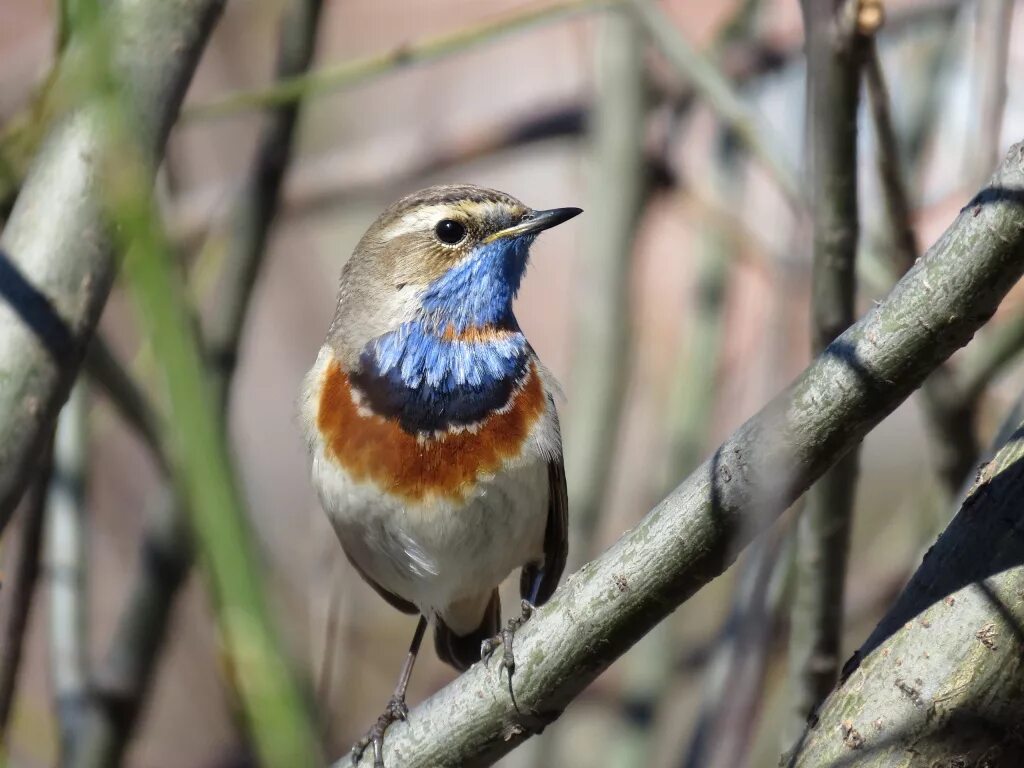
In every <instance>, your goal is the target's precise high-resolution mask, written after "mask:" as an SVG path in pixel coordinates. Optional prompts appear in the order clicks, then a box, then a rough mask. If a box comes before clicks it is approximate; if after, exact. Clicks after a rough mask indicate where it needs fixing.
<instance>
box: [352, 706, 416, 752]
mask: <svg viewBox="0 0 1024 768" xmlns="http://www.w3.org/2000/svg"><path fill="white" fill-rule="evenodd" d="M408 716H409V707H407V706H406V704H405V698H404V697H399V696H392V697H391V699H390V700H389V701H388V705H387V707H385V708H384V711H383V712H382V713H381V715H380V717H378V718H377V722H376V723H374V724H373V726H372V727H371V728H370V730H368V731H367V732H366V733H365V734H363V737H362V738H361V739H359V741H357V742H356V743H355V744H354V745H353V747H352V765H358V764H359V761H360V760H362V759H363V753H364V752H365V751H366V748H367V747H368V746H370V745H371V744H372V745H373V768H384V733H385V732H386V731H387V729H388V727H389V726H390V725H391V724H392V723H394V722H396V721H398V720H405V719H406V717H408Z"/></svg>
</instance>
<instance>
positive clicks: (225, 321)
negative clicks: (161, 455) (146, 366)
mask: <svg viewBox="0 0 1024 768" xmlns="http://www.w3.org/2000/svg"><path fill="white" fill-rule="evenodd" d="M321 7H322V2H321V0H301V1H300V2H298V3H297V4H296V5H295V6H293V7H292V10H291V12H290V13H288V14H287V15H286V16H285V17H284V18H283V19H282V26H281V35H280V40H279V44H278V63H277V70H278V72H279V73H281V74H289V75H290V74H295V73H297V72H301V71H303V70H304V69H305V68H307V67H308V66H309V64H310V62H311V60H312V56H313V51H314V48H315V40H316V30H317V26H318V24H317V22H318V19H319V14H320V10H321ZM298 111H299V105H298V104H288V105H285V106H282V107H280V108H279V109H277V110H275V111H273V112H271V113H269V114H268V115H267V119H266V123H265V126H264V129H263V133H262V134H261V137H260V140H259V141H258V144H257V149H256V152H255V155H254V157H253V162H252V166H251V169H250V172H249V174H248V177H247V181H246V183H245V185H244V186H243V188H242V189H241V190H240V191H239V193H238V195H237V197H236V199H235V203H234V207H233V211H232V219H233V221H234V227H233V228H232V231H231V236H232V239H231V240H230V241H229V242H228V243H227V247H228V248H229V259H228V264H227V266H226V271H225V274H224V275H223V277H222V279H221V280H220V288H219V293H218V300H217V302H215V306H216V307H217V314H216V316H215V317H214V318H213V319H212V320H211V323H210V324H209V326H208V329H207V333H206V334H205V335H206V336H207V337H208V338H210V342H208V343H207V344H206V349H207V354H206V360H207V370H208V371H209V374H210V378H211V379H212V380H213V384H214V398H215V402H216V410H217V412H218V413H219V414H220V415H221V416H222V418H223V419H224V420H225V421H226V412H227V405H228V397H229V392H230V383H231V380H232V378H233V376H234V372H235V368H236V366H235V362H236V360H237V357H238V347H239V344H240V342H241V335H242V330H243V321H244V317H245V313H246V311H247V309H248V306H249V298H250V296H251V293H252V290H253V288H254V286H255V284H256V279H257V277H258V275H259V268H260V266H261V265H262V263H263V254H264V252H265V250H266V245H267V235H268V233H269V230H270V227H271V225H272V223H273V220H274V214H275V210H276V207H277V205H278V202H279V197H280V185H281V180H282V178H283V175H284V172H285V169H286V167H287V164H288V161H289V159H290V157H291V154H292V145H293V142H294V134H295V131H294V129H295V124H296V121H297V119H298ZM143 421H148V419H144V420H143ZM162 442H163V440H162V439H160V440H157V444H158V445H159V444H162ZM146 517H147V521H146V527H145V530H144V532H143V540H142V555H141V557H140V558H139V566H138V572H137V573H136V575H135V578H134V580H133V584H134V587H133V589H132V592H131V595H130V596H129V598H128V601H127V604H126V605H125V607H124V609H123V611H122V613H121V615H120V617H119V619H118V625H117V631H116V633H115V635H114V638H113V640H112V641H111V644H110V648H109V649H108V652H107V655H106V658H105V661H104V663H103V665H102V668H101V671H100V673H99V674H98V676H97V681H96V684H95V685H94V686H93V690H92V695H91V696H90V699H89V702H88V707H87V714H86V719H85V722H84V727H83V731H82V738H81V742H80V749H79V750H78V754H77V756H76V762H75V766H76V767H77V768H100V766H106V765H112V764H116V763H117V762H118V761H119V760H120V757H121V755H122V754H123V752H124V749H125V747H126V746H127V743H128V740H129V738H130V737H131V734H132V732H133V730H134V725H135V722H136V719H137V717H138V715H139V713H140V711H141V709H142V705H143V702H144V700H145V698H146V695H147V693H148V691H149V688H150V685H151V682H152V679H153V677H154V674H155V672H156V663H157V659H158V656H159V653H160V649H161V648H162V647H163V643H164V640H165V637H166V633H167V627H168V621H169V618H170V614H171V610H172V608H173V606H174V600H175V597H176V596H177V594H178V590H179V589H180V587H181V585H182V583H183V582H184V579H185V576H186V575H187V574H188V571H189V569H190V568H191V566H192V561H193V547H192V539H191V536H190V535H189V531H188V526H187V525H186V522H187V521H186V519H185V512H184V510H183V509H182V508H181V506H180V503H179V501H178V500H177V499H176V498H175V496H174V494H173V493H172V492H171V490H170V489H169V488H165V489H163V490H162V491H161V493H160V494H159V495H158V496H157V498H155V499H154V500H153V502H152V504H151V508H150V509H149V510H148V512H147V516H146Z"/></svg>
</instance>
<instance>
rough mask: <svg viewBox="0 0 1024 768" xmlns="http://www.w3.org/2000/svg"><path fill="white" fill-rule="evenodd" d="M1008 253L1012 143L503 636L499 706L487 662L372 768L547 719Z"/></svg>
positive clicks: (804, 476) (822, 456)
mask: <svg viewBox="0 0 1024 768" xmlns="http://www.w3.org/2000/svg"><path fill="white" fill-rule="evenodd" d="M1022 249H1024V144H1019V145H1016V146H1014V147H1013V149H1012V150H1011V153H1010V155H1009V156H1008V157H1007V159H1006V161H1005V162H1004V164H1003V166H1002V167H1001V168H1000V170H999V171H998V172H997V174H996V175H995V176H994V177H993V178H992V180H991V182H990V186H989V187H988V188H987V189H985V190H983V191H982V192H981V193H980V194H979V195H978V196H977V197H976V198H975V199H974V200H973V201H972V202H971V203H970V205H968V206H967V207H966V208H965V209H964V211H963V212H962V213H961V214H960V216H958V217H957V219H956V221H955V222H954V223H953V224H952V225H951V226H950V228H949V229H948V230H947V232H946V234H945V235H944V236H943V237H942V238H941V239H940V240H939V242H938V243H936V245H935V246H933V247H932V249H931V250H930V251H929V253H928V254H927V255H926V256H925V257H923V258H922V259H920V260H919V261H918V263H917V264H916V265H915V266H914V268H913V269H912V270H911V271H910V272H909V273H908V274H907V275H906V276H905V277H904V278H903V280H901V281H900V283H899V284H898V285H897V286H896V287H895V288H894V289H893V291H892V292H891V293H890V294H889V296H888V297H887V298H886V299H885V300H884V301H883V302H881V303H880V304H879V305H877V306H875V307H874V308H872V310H871V311H870V312H869V313H868V314H867V315H866V316H865V317H864V318H863V319H862V320H861V321H860V322H858V323H857V324H856V325H854V326H852V327H851V328H849V329H848V330H847V331H846V332H844V333H843V334H842V335H841V336H840V337H839V338H838V339H836V341H835V342H833V343H832V344H831V345H830V346H829V347H828V349H826V350H825V352H824V353H823V354H822V355H821V356H820V357H819V358H818V359H817V360H816V361H815V362H814V363H813V364H812V365H811V366H810V367H809V368H808V369H807V370H806V371H805V372H804V373H803V374H802V375H801V376H800V377H799V378H798V379H797V381H796V382H794V384H792V385H791V386H790V387H789V388H788V389H787V390H786V391H785V392H783V393H782V394H781V395H780V396H779V397H777V398H776V399H775V400H774V401H772V402H771V403H769V404H768V405H767V406H766V407H765V408H764V409H763V410H762V411H761V412H760V413H758V414H757V415H755V416H754V417H752V418H751V419H750V420H749V421H748V422H747V423H746V424H744V425H743V426H742V427H740V429H739V430H737V431H736V432H735V433H734V434H733V435H732V437H730V438H729V439H728V440H727V441H726V442H725V444H723V445H722V446H721V447H720V448H719V449H718V451H716V453H715V455H714V456H713V457H712V458H711V459H709V460H708V461H707V462H706V463H705V464H704V465H703V466H702V467H701V468H700V469H698V470H697V472H695V473H694V474H693V475H691V476H690V477H689V478H688V479H687V480H686V481H684V482H683V483H682V484H681V485H680V486H679V487H678V488H677V489H676V490H675V491H674V492H673V493H672V494H671V495H670V496H669V497H668V498H666V499H665V500H664V501H663V502H662V503H661V504H659V505H658V506H657V507H656V508H655V509H654V510H653V511H652V512H651V513H649V514H648V515H647V516H646V517H645V518H644V519H643V520H642V521H641V522H640V523H639V525H637V527H636V528H634V529H633V530H632V531H630V532H629V533H627V534H626V535H625V536H623V537H622V538H621V539H620V540H619V541H618V542H617V543H616V544H615V545H614V546H613V547H612V548H611V549H610V550H608V551H607V552H605V553H604V554H603V555H601V556H600V557H598V558H597V559H596V560H594V561H593V562H591V563H588V564H587V565H585V566H584V567H583V568H582V569H581V570H580V571H579V572H577V573H575V574H574V575H573V576H571V577H570V578H569V579H568V581H567V582H566V583H565V584H564V585H563V586H562V587H561V589H559V590H558V591H557V592H556V593H555V595H554V597H553V598H552V600H551V601H550V602H549V603H548V604H547V605H545V606H544V607H543V608H540V609H539V610H538V611H537V613H536V614H535V615H534V617H533V618H531V620H530V621H529V622H527V624H526V625H525V626H524V627H523V628H522V629H521V630H520V631H519V633H517V635H516V662H517V667H516V673H515V677H514V678H513V681H512V690H513V691H514V694H515V696H514V699H513V698H512V697H511V696H510V695H509V688H508V683H507V682H506V680H505V676H504V673H503V672H502V671H501V665H500V664H497V663H494V662H496V661H498V660H497V659H495V660H493V661H492V663H491V664H490V666H484V665H483V664H477V665H475V666H474V667H472V668H471V669H470V670H469V671H468V672H466V673H465V674H463V675H462V676H461V677H459V678H458V679H457V680H455V681H454V682H453V683H452V684H450V685H449V686H447V687H446V688H444V689H443V690H441V691H440V692H438V693H437V694H435V695H434V696H432V697H431V698H430V699H429V700H427V701H426V702H424V703H423V704H421V705H420V706H419V707H417V708H416V709H415V710H414V711H413V712H411V713H410V715H409V719H408V721H407V722H405V723H399V724H396V725H394V726H392V728H391V729H390V730H389V732H388V738H387V739H386V740H385V744H384V752H385V759H387V760H390V762H391V763H392V764H394V765H402V766H405V767H406V768H417V767H418V766H432V767H437V766H457V765H465V766H473V765H485V764H488V763H489V762H493V761H494V760H495V759H497V758H498V757H499V756H500V755H502V754H504V753H506V752H508V751H509V750H510V749H512V748H513V747H514V746H515V745H516V744H518V743H519V742H521V741H523V740H524V739H525V738H528V736H529V735H530V733H531V732H534V731H536V730H537V729H538V728H539V727H541V726H542V725H543V724H545V723H547V722H550V721H551V720H552V719H553V718H555V717H557V716H558V714H559V713H560V712H561V711H562V709H564V707H565V706H566V705H567V704H568V703H569V702H570V701H571V700H572V699H573V698H574V697H575V696H577V695H578V694H579V693H580V691H582V690H583V689H584V688H585V687H586V686H587V685H588V684H589V683H590V682H591V681H593V680H594V678H595V677H597V675H599V674H600V673H601V672H602V671H603V670H604V669H606V668H607V667H608V666H609V665H610V664H611V663H612V662H613V661H614V660H615V659H616V658H618V657H619V656H620V655H622V653H624V652H625V651H626V649H628V648H629V647H630V646H631V645H633V644H634V643H635V642H636V641H637V640H638V639H639V638H640V637H642V636H643V635H644V634H645V633H646V632H648V631H649V630H650V629H651V628H652V627H653V626H654V625H655V624H656V623H657V622H659V621H661V620H662V619H663V618H665V616H667V615H668V614H669V613H670V612H671V611H673V610H674V609H675V608H676V607H678V605H679V604H680V603H682V602H683V601H684V600H686V599H687V598H688V597H690V596H691V595H692V594H694V593H695V592H696V591H697V590H698V589H700V587H701V586H703V585H704V584H706V583H707V582H708V581H710V580H711V579H712V578H714V577H715V576H717V575H719V574H720V573H721V572H722V571H723V570H724V569H725V568H726V567H727V566H728V565H729V563H730V562H731V560H732V558H733V557H735V555H736V553H737V551H738V549H739V547H740V546H742V545H744V544H745V543H747V542H749V540H750V538H751V537H752V536H753V535H754V534H755V533H756V531H757V528H758V527H761V528H763V526H764V525H766V524H767V523H768V521H769V520H770V519H772V518H773V517H775V516H777V515H778V514H779V513H781V511H782V510H783V509H784V508H785V507H786V506H787V505H788V504H790V503H792V501H793V500H794V499H796V498H797V497H798V496H799V495H800V494H801V493H802V492H803V491H804V490H806V488H807V487H808V486H809V485H810V484H811V483H812V482H813V481H814V480H816V479H817V478H818V477H820V476H821V474H822V473H823V472H824V471H825V470H826V469H827V468H828V467H829V466H830V465H831V464H833V463H834V462H835V461H836V460H838V459H839V458H840V457H841V456H843V455H844V454H845V453H846V452H847V451H848V450H850V448H852V447H853V446H854V445H856V444H857V443H858V442H859V441H860V440H861V439H862V438H863V437H864V435H865V434H867V432H868V431H869V430H870V429H871V428H872V427H874V426H875V425H876V424H878V422H879V421H881V420H882V418H884V417H885V416H886V415H888V414H889V413H891V412H892V411H893V410H894V409H895V408H896V406H898V405H899V404H900V403H901V402H902V401H903V400H904V399H906V397H907V396H908V395H909V394H910V393H911V392H912V391H913V390H914V388H915V387H917V386H919V385H920V383H921V382H922V381H923V380H924V378H925V377H926V376H927V375H928V374H929V373H930V372H931V371H932V370H934V368H935V367H936V366H937V365H938V364H939V363H940V362H941V361H942V360H944V359H945V358H947V357H948V356H949V355H950V354H952V352H953V351H954V350H955V349H956V348H957V347H959V346H962V345H963V344H965V343H966V342H967V340H968V339H969V338H970V337H971V335H972V334H973V333H974V332H975V331H976V330H977V328H978V327H979V326H980V325H981V324H982V323H984V322H985V321H986V320H987V319H988V318H989V317H991V316H992V313H993V312H995V309H996V306H997V305H998V303H999V301H1000V300H1001V299H1002V297H1003V296H1005V295H1006V293H1007V292H1008V291H1009V290H1010V288H1011V287H1012V286H1013V285H1014V283H1015V282H1016V281H1017V280H1018V278H1019V277H1020V276H1021V273H1022V272H1024V259H1022V258H1021V253H1022ZM765 500H771V502H772V503H771V508H770V509H768V510H767V511H768V512H770V513H771V514H770V515H764V513H765V508H764V503H763V502H764V501H765ZM755 508H756V512H757V514H756V516H754V515H753V513H754V511H755ZM752 516H753V517H755V518H756V519H754V520H752V519H751V517H752ZM763 516H764V517H763ZM764 518H767V519H764ZM751 523H754V524H753V525H751ZM747 526H749V527H747ZM345 759H346V760H347V758H345ZM343 765H344V762H342V763H339V764H338V766H339V768H340V767H341V766H343Z"/></svg>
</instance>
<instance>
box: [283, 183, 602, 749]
mask: <svg viewBox="0 0 1024 768" xmlns="http://www.w3.org/2000/svg"><path fill="white" fill-rule="evenodd" d="M580 213H582V210H581V209H579V208H553V209H549V210H534V209H532V208H529V207H528V206H526V205H524V204H523V203H521V202H520V201H519V200H517V199H516V198H515V197H512V196H511V195H508V194H505V193H503V192H499V191H496V190H493V189H486V188H483V187H479V186H475V185H471V184H455V185H438V186H432V187H429V188H427V189H424V190H421V191H419V192H415V193H413V194H411V195H408V196H406V197H404V198H402V199H401V200H399V201H398V202H396V203H394V204H393V205H391V206H390V207H389V208H387V209H386V210H385V211H384V212H383V213H382V214H381V215H380V216H379V217H378V218H377V219H376V221H374V223H373V224H372V225H371V226H370V228H369V229H368V230H367V231H366V233H365V234H364V235H363V237H362V239H361V240H360V241H359V243H358V244H357V246H356V248H355V250H354V251H353V253H352V255H351V256H350V258H349V259H348V260H347V261H346V263H345V265H344V266H343V268H342V271H341V278H340V281H339V287H338V299H337V305H336V309H335V313H334V317H333V320H332V321H331V324H330V327H329V329H328V332H327V336H326V339H325V341H324V343H323V345H322V346H321V348H320V350H319V353H318V354H317V358H316V361H315V363H314V365H313V367H312V368H311V370H310V371H309V373H308V374H307V376H306V377H305V380H304V384H303V388H302V394H301V396H300V404H299V408H300V420H301V422H302V427H303V430H304V431H305V436H306V440H307V443H308V446H309V454H310V463H311V474H312V480H313V485H314V487H315V488H316V490H317V493H318V495H319V498H320V502H321V505H322V506H323V508H324V511H325V512H326V514H327V517H328V518H329V520H330V522H331V524H332V527H333V528H334V531H335V533H336V534H337V538H338V541H339V542H340V544H341V548H342V550H343V551H344V553H345V555H346V557H347V558H348V560H349V561H350V563H351V564H352V565H353V566H354V569H355V570H356V571H357V572H358V573H359V575H360V576H361V577H362V578H363V579H364V580H365V581H366V582H367V583H368V584H369V585H370V586H371V587H372V588H373V589H374V590H375V591H376V592H377V593H378V594H379V595H380V596H381V597H382V598H383V599H384V600H386V601H387V602H388V603H390V604H391V605H392V606H393V607H395V608H397V609H398V610H399V611H402V612H404V613H407V614H413V615H418V616H419V620H418V622H417V625H416V630H415V632H414V634H413V638H412V642H411V644H410V647H409V652H408V654H407V655H406V657H405V661H404V663H403V665H402V668H401V673H400V675H399V679H398V683H397V685H396V687H395V690H394V693H393V695H392V696H391V699H390V700H389V701H388V704H387V706H386V708H385V710H384V712H383V713H382V714H381V716H380V717H379V718H378V719H377V721H376V723H375V724H374V725H373V726H372V727H371V728H370V729H369V731H368V732H367V733H366V735H365V736H363V737H362V738H361V739H359V740H358V741H357V742H356V744H355V746H354V747H353V750H352V759H353V763H358V762H359V760H360V759H361V758H362V755H363V753H364V751H365V750H366V749H367V747H368V746H370V745H372V746H373V753H374V766H375V767H376V768H383V759H382V751H383V740H384V735H385V732H386V731H387V729H388V727H389V726H390V725H391V724H392V723H393V722H395V721H397V720H404V719H405V718H406V717H407V715H408V707H407V705H406V702H405V697H406V689H407V687H408V683H409V679H410V677H411V675H412V669H413V666H414V664H415V661H416V656H417V654H418V652H419V648H420V644H421V642H422V640H423V636H424V634H425V632H426V630H427V628H428V626H429V625H430V624H433V626H434V646H435V649H436V651H437V655H438V656H439V658H440V659H442V660H443V661H445V662H447V663H448V664H450V665H451V666H452V667H454V668H455V669H456V670H459V671H463V670H465V669H467V668H468V667H469V666H470V665H471V664H473V663H474V662H475V661H478V660H480V659H481V658H484V659H485V660H486V659H487V658H488V657H489V656H490V654H491V653H492V652H493V651H494V650H495V649H496V648H497V647H499V646H504V652H503V655H502V656H503V658H502V665H503V667H504V669H505V670H507V671H508V675H509V684H510V685H511V680H512V674H513V672H514V669H515V657H514V652H513V648H512V642H513V636H514V632H515V631H516V629H518V628H519V626H521V624H522V623H523V622H524V621H526V620H527V619H529V617H530V614H531V613H532V611H533V609H534V607H536V606H539V605H542V604H543V603H545V602H546V601H547V600H548V598H550V597H551V594H552V593H553V592H554V590H555V588H556V587H557V585H558V582H559V579H560V578H561V576H562V571H563V570H564V568H565V563H566V558H567V554H568V501H567V497H566V480H565V470H564V464H563V458H562V446H561V436H560V431H559V422H558V412H557V408H556V400H557V399H558V392H559V389H558V385H557V383H556V382H555V380H554V378H553V376H552V375H551V373H550V372H549V371H548V370H547V368H545V366H544V365H543V364H542V363H541V361H540V360H539V358H538V357H537V354H536V353H535V351H534V349H533V347H532V346H531V345H530V343H529V341H528V340H527V339H526V336H525V335H524V334H523V331H522V329H521V328H520V326H519V323H518V321H517V319H516V316H515V314H514V312H513V300H514V299H515V297H516V294H517V292H518V290H519V287H520V283H521V281H522V279H523V276H524V273H525V272H526V268H527V263H528V260H529V252H530V246H531V244H532V243H533V241H534V240H535V238H536V237H537V236H538V235H539V234H540V233H541V232H543V231H544V230H546V229H549V228H551V227H554V226H556V225H558V224H561V223H563V222H565V221H568V220H569V219H571V218H573V217H574V216H577V215H578V214H580ZM516 569H520V580H519V591H520V596H521V598H522V601H521V609H522V613H521V615H520V616H519V617H517V618H515V619H513V620H512V621H510V622H508V624H507V626H505V627H504V628H502V625H501V602H500V598H499V594H498V586H499V585H500V584H501V583H502V582H503V581H504V580H505V579H506V578H507V577H508V576H509V575H510V574H511V573H512V572H513V571H514V570H516Z"/></svg>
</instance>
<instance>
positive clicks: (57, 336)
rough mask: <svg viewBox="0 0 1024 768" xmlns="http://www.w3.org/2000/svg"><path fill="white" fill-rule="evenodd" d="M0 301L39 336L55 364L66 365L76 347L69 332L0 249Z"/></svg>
mask: <svg viewBox="0 0 1024 768" xmlns="http://www.w3.org/2000/svg"><path fill="white" fill-rule="evenodd" d="M0 299H2V300H3V301H5V302H6V303H7V304H8V305H10V307H11V309H12V310H13V311H14V313H15V314H16V315H17V316H18V317H20V318H21V320H22V322H24V323H25V325H27V326H28V327H29V328H31V329H32V332H33V333H35V334H36V336H38V337H39V340H40V341H41V342H42V343H43V346H45V347H46V349H47V351H48V352H49V353H50V355H52V356H53V359H54V361H55V362H57V363H58V364H63V363H65V362H67V360H68V358H69V357H70V356H71V353H72V351H73V350H74V346H75V345H74V338H73V337H72V334H71V329H70V328H68V325H67V323H65V322H64V320H63V318H61V316H60V315H59V314H58V313H57V310H56V309H55V308H54V306H53V304H52V303H51V302H50V299H49V298H47V296H46V294H44V293H42V292H41V291H40V290H39V289H38V288H36V287H35V286H34V285H32V283H30V282H29V281H28V280H26V279H25V276H24V275H22V274H21V272H20V271H19V270H18V268H17V266H15V264H14V261H13V260H12V259H11V258H10V257H9V256H8V255H7V254H6V253H5V252H4V251H3V250H0Z"/></svg>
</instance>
